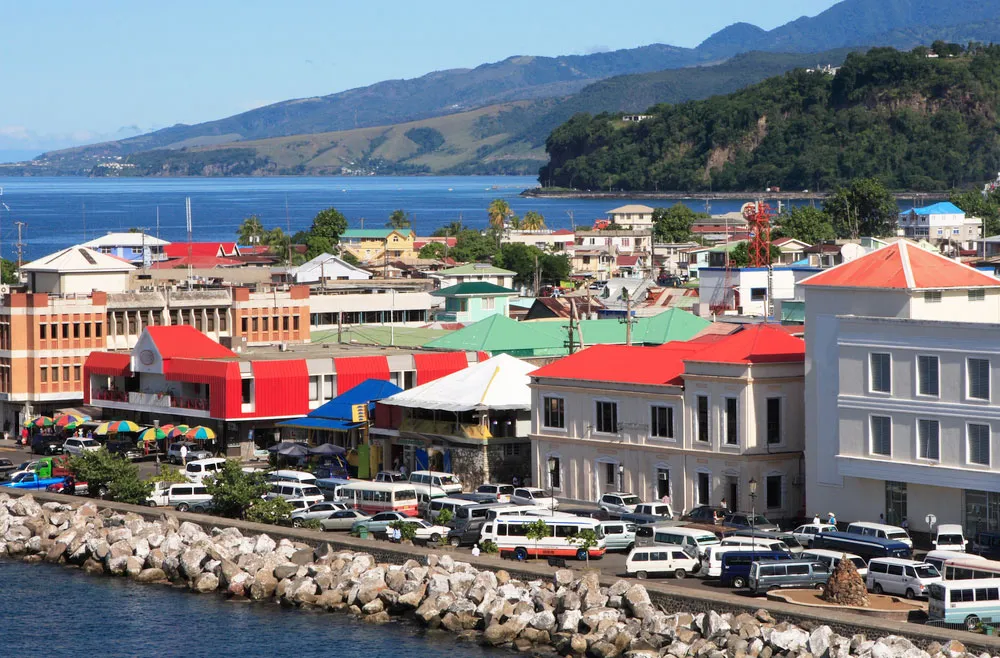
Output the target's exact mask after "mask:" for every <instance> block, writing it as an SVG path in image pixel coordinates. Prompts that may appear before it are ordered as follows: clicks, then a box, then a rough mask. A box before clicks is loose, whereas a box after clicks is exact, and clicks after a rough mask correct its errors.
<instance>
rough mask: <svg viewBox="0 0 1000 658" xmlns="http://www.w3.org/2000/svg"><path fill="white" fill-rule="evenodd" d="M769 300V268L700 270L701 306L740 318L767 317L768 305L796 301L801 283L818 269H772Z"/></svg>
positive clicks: (709, 268) (793, 267) (710, 268)
mask: <svg viewBox="0 0 1000 658" xmlns="http://www.w3.org/2000/svg"><path fill="white" fill-rule="evenodd" d="M771 269H772V273H771V277H770V279H771V283H770V288H771V292H770V298H769V295H768V272H767V268H766V267H742V268H733V269H731V270H729V273H728V279H727V273H726V270H725V268H722V267H702V268H699V270H698V276H699V295H700V299H701V303H702V306H703V307H704V309H705V310H706V311H707V310H708V309H709V307H711V308H721V309H725V310H730V311H732V312H734V313H736V314H738V315H756V316H766V315H768V305H769V302H770V304H771V305H772V309H771V310H773V304H774V303H775V302H777V301H778V300H784V299H795V297H796V290H795V286H796V283H797V282H798V281H801V280H802V279H805V278H806V277H807V276H809V275H812V274H815V273H816V272H818V271H819V268H810V267H795V266H777V267H772V268H771Z"/></svg>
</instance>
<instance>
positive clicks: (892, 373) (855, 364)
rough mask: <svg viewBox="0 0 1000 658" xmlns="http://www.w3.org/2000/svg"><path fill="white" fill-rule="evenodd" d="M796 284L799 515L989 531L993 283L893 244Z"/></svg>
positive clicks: (994, 466)
mask: <svg viewBox="0 0 1000 658" xmlns="http://www.w3.org/2000/svg"><path fill="white" fill-rule="evenodd" d="M802 286H803V288H804V291H805V313H806V321H805V336H806V345H807V349H806V377H805V385H806V386H805V388H806V391H805V400H806V418H807V422H808V424H807V428H806V444H805V450H806V485H807V489H806V504H807V507H808V510H807V511H808V513H809V514H814V513H820V514H825V513H828V512H830V511H833V512H836V513H837V516H838V517H839V518H840V519H841V520H843V521H855V520H864V521H879V520H880V518H884V519H885V522H887V523H891V524H896V525H899V524H901V523H902V521H903V519H907V520H908V523H909V526H910V528H911V529H912V530H916V531H923V532H929V531H930V530H931V529H932V526H933V525H935V524H940V523H962V524H964V526H965V528H966V532H967V533H972V534H974V533H975V532H976V531H977V530H991V531H996V530H1000V477H998V473H1000V407H998V406H997V403H996V402H995V400H997V401H1000V391H998V390H997V389H998V387H997V386H994V385H993V383H992V377H993V373H995V372H1000V349H998V347H1000V343H998V336H1000V280H998V279H996V278H994V277H993V276H990V275H988V274H985V273H983V272H980V271H978V270H976V269H973V268H971V267H968V266H966V265H963V264H961V263H959V262H957V261H954V260H951V259H949V258H945V257H944V256H941V255H938V254H936V253H932V252H930V251H927V250H924V249H921V248H920V247H918V246H916V245H914V244H912V243H910V242H907V241H905V240H901V241H898V242H895V243H893V244H891V245H889V246H886V247H883V248H882V249H879V250H877V251H874V252H872V253H870V254H867V255H865V256H862V257H861V258H858V259H856V260H853V261H850V262H847V263H844V264H842V265H838V266H837V267H834V268H832V269H829V270H826V271H824V272H822V273H820V274H816V275H814V276H812V277H810V278H808V279H806V280H805V281H803V282H802ZM998 386H1000V380H998ZM967 536H969V535H967Z"/></svg>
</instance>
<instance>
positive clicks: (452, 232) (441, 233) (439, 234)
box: [431, 221, 466, 238]
mask: <svg viewBox="0 0 1000 658" xmlns="http://www.w3.org/2000/svg"><path fill="white" fill-rule="evenodd" d="M464 230H466V226H465V225H464V224H463V223H462V222H460V221H458V222H450V223H448V224H447V225H445V226H439V227H438V228H436V229H434V232H433V233H431V235H433V236H434V237H435V238H445V237H448V238H454V237H458V234H459V233H461V232H462V231H464Z"/></svg>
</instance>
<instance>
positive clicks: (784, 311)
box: [781, 300, 806, 324]
mask: <svg viewBox="0 0 1000 658" xmlns="http://www.w3.org/2000/svg"><path fill="white" fill-rule="evenodd" d="M805 321H806V303H805V302H799V301H792V300H781V322H782V323H785V322H789V323H792V324H795V323H801V324H804V323H805Z"/></svg>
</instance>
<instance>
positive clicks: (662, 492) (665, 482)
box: [656, 468, 670, 500]
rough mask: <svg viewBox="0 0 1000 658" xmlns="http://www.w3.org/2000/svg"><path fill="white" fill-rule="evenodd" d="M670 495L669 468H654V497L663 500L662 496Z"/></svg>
mask: <svg viewBox="0 0 1000 658" xmlns="http://www.w3.org/2000/svg"><path fill="white" fill-rule="evenodd" d="M669 495H670V470H669V469H666V468H658V469H656V499H657V500H663V497H664V496H669Z"/></svg>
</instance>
